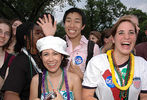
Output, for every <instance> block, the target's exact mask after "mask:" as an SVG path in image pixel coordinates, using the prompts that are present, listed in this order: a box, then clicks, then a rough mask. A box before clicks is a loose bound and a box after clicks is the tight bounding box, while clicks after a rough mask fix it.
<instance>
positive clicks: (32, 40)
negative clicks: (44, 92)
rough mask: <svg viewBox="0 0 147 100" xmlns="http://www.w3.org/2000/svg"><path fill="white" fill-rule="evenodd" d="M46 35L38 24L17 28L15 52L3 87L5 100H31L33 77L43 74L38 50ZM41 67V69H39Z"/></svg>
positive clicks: (29, 23)
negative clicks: (37, 45)
mask: <svg viewBox="0 0 147 100" xmlns="http://www.w3.org/2000/svg"><path fill="white" fill-rule="evenodd" d="M42 37H44V34H43V32H42V30H41V27H39V26H38V25H37V24H34V23H32V22H25V23H23V24H21V25H19V26H18V27H17V31H16V44H15V48H14V50H15V52H16V53H18V55H17V56H16V57H15V59H14V60H13V62H12V64H11V66H10V69H9V74H8V77H7V79H6V81H5V83H4V85H3V88H2V90H3V91H4V100H29V94H30V82H31V79H32V77H33V76H34V75H35V74H37V73H41V72H42V71H41V69H39V67H41V65H42V63H41V61H40V57H39V54H38V51H37V48H36V42H37V40H38V39H40V38H42ZM38 66H39V67H38Z"/></svg>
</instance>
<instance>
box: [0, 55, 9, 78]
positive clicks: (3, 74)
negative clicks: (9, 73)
mask: <svg viewBox="0 0 147 100" xmlns="http://www.w3.org/2000/svg"><path fill="white" fill-rule="evenodd" d="M11 57H12V54H8V56H7V58H6V60H5V61H4V64H3V66H2V67H1V68H0V76H1V77H2V78H3V79H4V78H5V74H6V70H7V67H8V63H9V60H10V58H11Z"/></svg>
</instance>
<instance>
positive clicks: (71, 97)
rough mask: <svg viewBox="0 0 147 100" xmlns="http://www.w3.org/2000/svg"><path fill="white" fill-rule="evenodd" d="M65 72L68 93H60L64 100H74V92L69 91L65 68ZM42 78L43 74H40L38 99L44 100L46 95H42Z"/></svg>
mask: <svg viewBox="0 0 147 100" xmlns="http://www.w3.org/2000/svg"><path fill="white" fill-rule="evenodd" d="M63 70H64V81H65V87H66V91H60V94H61V95H62V97H63V99H64V100H74V95H73V92H72V91H69V86H68V80H67V74H66V69H65V68H63ZM43 73H44V72H43ZM42 77H43V74H42V73H39V85H38V98H41V100H44V93H41V85H42ZM48 94H49V93H47V92H45V96H46V95H48Z"/></svg>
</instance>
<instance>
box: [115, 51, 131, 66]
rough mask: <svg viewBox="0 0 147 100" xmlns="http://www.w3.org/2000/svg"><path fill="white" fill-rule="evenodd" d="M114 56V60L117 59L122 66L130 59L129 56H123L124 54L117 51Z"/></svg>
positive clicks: (117, 62)
mask: <svg viewBox="0 0 147 100" xmlns="http://www.w3.org/2000/svg"><path fill="white" fill-rule="evenodd" d="M113 56H114V59H116V64H117V65H121V64H123V63H125V62H126V61H127V60H128V59H129V54H128V55H123V54H120V53H117V52H116V51H114V53H113Z"/></svg>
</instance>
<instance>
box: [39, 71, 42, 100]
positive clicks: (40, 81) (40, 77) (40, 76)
mask: <svg viewBox="0 0 147 100" xmlns="http://www.w3.org/2000/svg"><path fill="white" fill-rule="evenodd" d="M38 83H39V85H38V98H41V83H42V73H39V82H38Z"/></svg>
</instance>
